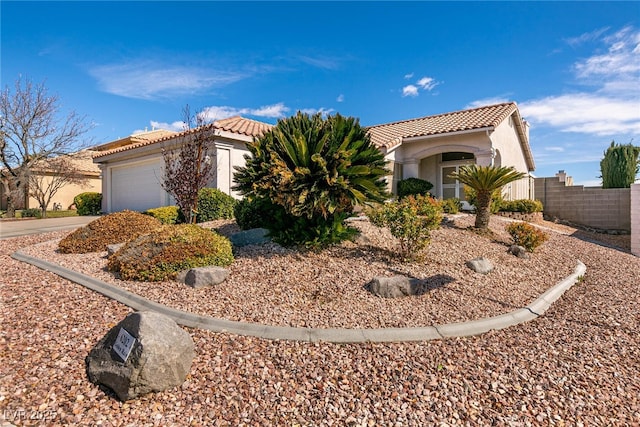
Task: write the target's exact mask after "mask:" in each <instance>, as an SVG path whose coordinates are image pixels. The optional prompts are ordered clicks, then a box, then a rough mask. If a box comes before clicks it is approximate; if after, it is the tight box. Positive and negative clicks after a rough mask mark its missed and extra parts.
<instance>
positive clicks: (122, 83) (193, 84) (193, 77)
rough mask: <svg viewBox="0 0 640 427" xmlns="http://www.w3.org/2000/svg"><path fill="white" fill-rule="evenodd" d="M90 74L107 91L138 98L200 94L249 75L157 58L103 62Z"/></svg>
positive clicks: (90, 71)
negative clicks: (112, 62) (165, 61)
mask: <svg viewBox="0 0 640 427" xmlns="http://www.w3.org/2000/svg"><path fill="white" fill-rule="evenodd" d="M89 73H90V74H91V75H92V76H93V77H94V78H95V79H96V80H97V81H98V85H99V86H100V88H101V90H103V91H104V92H107V93H111V94H113V95H118V96H123V97H127V98H135V99H154V98H159V97H166V96H175V95H184V94H192V93H198V92H202V91H204V90H208V89H210V88H212V87H219V86H223V85H226V84H230V83H233V82H236V81H238V80H241V79H243V78H245V77H246V75H245V74H243V73H233V72H226V71H225V72H220V71H215V70H209V69H205V68H197V67H185V66H180V65H177V66H174V65H167V64H161V63H157V62H154V61H138V62H135V61H134V62H128V63H126V64H111V65H100V66H96V67H93V68H92V69H90V70H89Z"/></svg>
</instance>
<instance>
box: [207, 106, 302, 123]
mask: <svg viewBox="0 0 640 427" xmlns="http://www.w3.org/2000/svg"><path fill="white" fill-rule="evenodd" d="M289 111H290V108H289V107H287V106H286V105H284V103H282V102H279V103H277V104H271V105H263V106H262V107H258V108H236V107H230V106H226V105H225V106H210V107H206V108H204V109H203V110H202V112H201V114H202V115H203V117H204V119H205V121H214V120H221V119H226V118H228V117H233V116H254V117H264V118H270V119H274V118H275V119H278V118H281V117H284V116H285V115H286V113H287V112H289Z"/></svg>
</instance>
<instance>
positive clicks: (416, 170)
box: [369, 102, 535, 200]
mask: <svg viewBox="0 0 640 427" xmlns="http://www.w3.org/2000/svg"><path fill="white" fill-rule="evenodd" d="M369 134H370V135H371V139H372V141H373V143H374V144H375V145H376V146H377V147H378V148H379V149H380V150H381V151H382V152H383V153H384V154H385V158H386V159H387V160H388V161H389V168H390V169H392V170H393V179H392V181H391V182H389V185H390V186H391V189H392V190H394V191H395V187H396V184H397V182H398V181H399V180H400V179H406V178H411V177H414V178H421V179H425V180H427V181H429V182H431V183H432V184H433V189H432V190H431V193H432V194H433V195H435V196H437V197H440V198H445V199H446V198H451V197H458V198H460V199H461V200H464V199H465V197H464V189H463V186H462V185H461V184H460V183H459V182H457V181H456V180H453V179H451V178H447V176H448V175H449V174H450V173H452V172H454V171H456V170H458V168H459V167H460V166H462V165H465V164H470V163H476V164H478V165H482V166H488V165H495V166H513V167H514V168H515V169H516V170H518V171H520V172H525V173H526V174H527V177H526V178H524V179H522V180H519V181H517V182H514V183H512V184H509V185H508V186H507V188H505V189H503V192H504V196H505V198H507V199H527V198H533V178H532V177H531V176H530V175H529V173H530V172H531V171H533V170H534V169H535V163H534V160H533V154H532V153H531V147H530V146H529V125H528V124H527V122H526V121H525V120H523V119H522V117H521V116H520V112H519V110H518V107H517V105H516V104H515V103H513V102H509V103H503V104H496V105H488V106H484V107H479V108H473V109H468V110H462V111H454V112H451V113H445V114H438V115H435V116H428V117H421V118H417V119H411V120H404V121H400V122H395V123H385V124H381V125H377V126H371V127H369Z"/></svg>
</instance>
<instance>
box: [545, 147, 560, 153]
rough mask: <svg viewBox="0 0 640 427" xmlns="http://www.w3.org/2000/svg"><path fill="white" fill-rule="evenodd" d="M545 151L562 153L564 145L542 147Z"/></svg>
mask: <svg viewBox="0 0 640 427" xmlns="http://www.w3.org/2000/svg"><path fill="white" fill-rule="evenodd" d="M544 150H545V151H553V152H554V153H562V152H563V151H564V147H544Z"/></svg>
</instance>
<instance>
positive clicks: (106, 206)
mask: <svg viewBox="0 0 640 427" xmlns="http://www.w3.org/2000/svg"><path fill="white" fill-rule="evenodd" d="M98 168H99V169H100V181H101V183H102V208H101V209H102V213H111V199H110V197H111V188H110V187H111V168H110V167H109V166H107V165H106V164H102V163H100V164H98Z"/></svg>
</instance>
